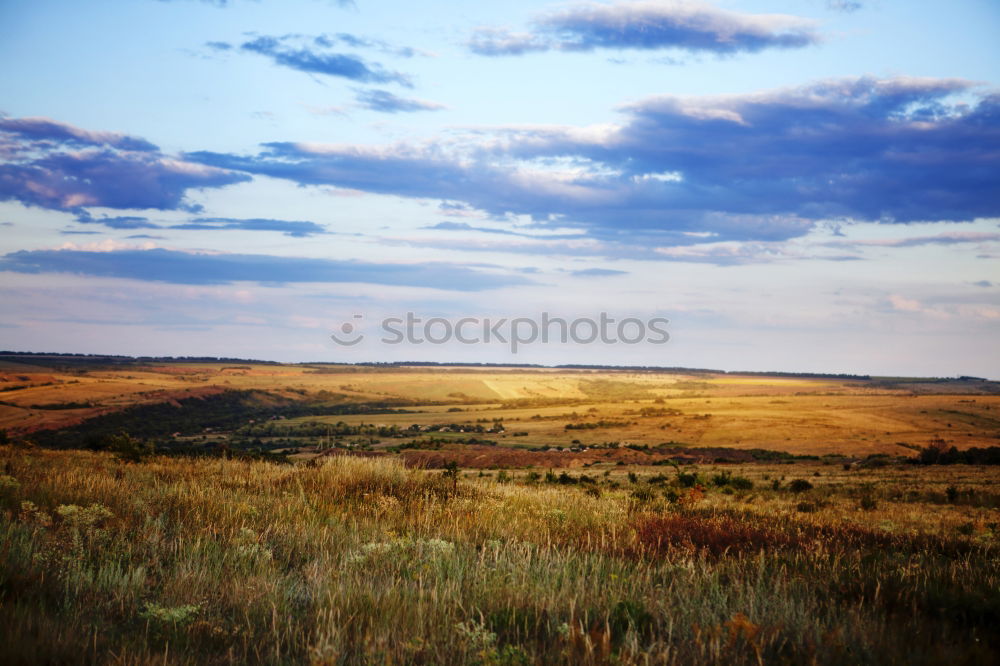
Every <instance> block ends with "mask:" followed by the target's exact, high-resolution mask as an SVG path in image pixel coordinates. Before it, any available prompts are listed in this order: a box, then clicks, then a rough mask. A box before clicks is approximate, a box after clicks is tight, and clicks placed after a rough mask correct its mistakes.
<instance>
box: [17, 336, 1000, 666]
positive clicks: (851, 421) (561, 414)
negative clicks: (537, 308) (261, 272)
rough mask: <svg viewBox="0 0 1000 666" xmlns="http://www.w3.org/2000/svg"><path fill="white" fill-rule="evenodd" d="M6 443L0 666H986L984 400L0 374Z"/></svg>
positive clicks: (590, 384) (716, 379) (335, 378)
mask: <svg viewBox="0 0 1000 666" xmlns="http://www.w3.org/2000/svg"><path fill="white" fill-rule="evenodd" d="M0 435H2V437H0V663H2V664H203V663H208V664H215V663H217V664H245V663H260V664H713V663H718V664H750V665H761V664H907V665H910V664H949V665H950V664H993V663H1000V639H998V638H997V632H996V627H997V626H998V622H1000V566H998V565H1000V475H998V474H997V472H996V470H997V469H1000V468H998V467H997V466H996V462H997V455H996V454H997V451H1000V449H996V448H995V447H996V445H997V444H998V443H1000V442H998V439H1000V387H998V385H997V384H996V383H995V382H988V381H985V380H976V379H974V378H958V379H952V380H940V379H900V378H858V377H831V376H825V377H807V376H801V377H800V376H773V375H732V374H726V373H713V372H696V371H689V372H685V371H676V372H675V371H647V372H636V371H615V370H601V369H558V370H555V369H540V368H426V367H423V368H421V367H398V366H388V367H352V366H333V365H320V364H300V365H281V364H263V363H253V362H246V363H244V362H208V361H205V362H200V361H199V362H191V361H186V362H181V361H170V360H149V359H147V360H129V359H120V358H105V359H93V358H86V357H83V358H77V357H59V356H53V357H45V356H37V355H36V356H13V357H10V356H8V357H3V358H0ZM928 451H930V453H932V454H933V455H932V456H931V457H930V458H928V459H925V460H923V461H922V462H923V463H925V464H916V462H917V461H918V456H922V455H924V454H925V453H927V452H928ZM976 452H978V453H976ZM962 456H966V457H964V458H963V457H962ZM970 461H973V462H975V461H979V462H984V463H991V464H989V465H987V464H983V465H979V464H976V465H971V464H956V463H967V462H970ZM930 463H934V464H930ZM942 463H948V464H942Z"/></svg>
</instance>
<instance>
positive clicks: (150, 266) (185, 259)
mask: <svg viewBox="0 0 1000 666" xmlns="http://www.w3.org/2000/svg"><path fill="white" fill-rule="evenodd" d="M0 270H5V271H13V272H17V273H73V274H77V275H90V276H96V277H111V278H126V279H132V280H145V281H151V282H168V283H173V284H200V285H211V284H229V283H233V282H255V283H261V284H269V283H270V284H288V283H340V282H343V283H349V282H361V283H369V284H381V285H404V286H411V287H427V288H433V289H445V290H450V291H481V290H484V289H494V288H499V287H506V286H511V285H523V284H529V283H530V282H531V281H530V280H528V279H526V278H523V277H520V276H517V275H509V274H504V273H490V272H485V271H479V270H472V269H470V268H466V267H464V266H460V265H455V264H443V263H442V264H435V263H428V262H424V263H418V264H402V263H372V262H362V261H341V260H335V259H317V258H309V257H283V256H271V255H262V254H200V253H194V252H182V251H177V250H167V249H162V248H152V249H131V248H121V247H119V246H116V245H108V244H104V245H102V246H100V247H98V248H94V249H88V250H81V249H60V250H22V251H19V252H11V253H9V254H7V255H4V256H3V257H0Z"/></svg>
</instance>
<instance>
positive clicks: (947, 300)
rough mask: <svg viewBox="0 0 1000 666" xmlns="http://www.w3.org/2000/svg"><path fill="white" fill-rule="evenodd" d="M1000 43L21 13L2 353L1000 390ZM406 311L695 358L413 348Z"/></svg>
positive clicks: (629, 16) (510, 6) (635, 21)
mask: <svg viewBox="0 0 1000 666" xmlns="http://www.w3.org/2000/svg"><path fill="white" fill-rule="evenodd" d="M997 35H1000V4H998V3H997V2H996V1H995V0H955V1H954V2H949V3H942V2H940V1H939V0H718V1H713V2H700V1H690V2H688V1H674V0H636V1H628V2H626V1H615V0H605V1H602V2H593V1H580V2H567V3H561V2H555V3H552V4H547V3H545V2H544V1H541V0H533V1H531V2H528V1H526V0H507V1H506V2H502V3H470V2H462V1H460V0H424V1H423V2H412V0H407V1H396V0H382V1H379V2H376V1H375V0H355V1H353V2H351V1H349V0H348V1H340V2H338V1H336V0H228V1H227V0H214V1H209V0H204V1H199V0H94V1H92V2H79V0H4V1H3V2H2V3H0V62H2V63H3V64H2V65H0V225H2V226H0V313H2V314H0V348H2V349H8V350H21V351H65V352H84V353H118V354H133V355H211V356H238V357H250V358H261V359H272V360H283V361H306V360H311V361H318V360H327V361H384V360H434V361H447V360H457V361H487V362H525V363H544V364H555V363H599V364H638V365H661V366H687V367H711V368H722V369H728V370H739V369H745V370H785V371H815V372H850V373H870V374H896V375H939V376H954V375H958V374H967V375H977V376H987V377H991V378H995V379H1000V344H998V341H1000V261H998V260H1000V40H998V39H997ZM407 312H413V313H415V316H417V317H421V318H422V319H424V320H426V319H427V318H430V317H441V318H445V319H447V320H448V321H450V322H455V321H457V320H458V319H460V318H463V317H473V318H476V319H477V321H480V320H482V319H484V318H490V319H491V320H492V321H496V320H498V319H501V318H508V319H510V318H518V317H523V318H537V317H540V316H541V313H543V312H548V313H549V314H550V316H554V317H562V318H566V319H567V320H568V321H572V320H573V319H575V318H584V317H591V318H597V317H598V316H599V314H600V313H602V312H605V313H607V315H608V316H610V317H614V318H616V319H618V320H620V319H622V318H625V317H635V318H638V319H640V320H641V321H647V320H649V319H650V318H653V317H662V318H666V319H669V321H670V323H669V326H668V329H669V334H670V341H669V342H668V343H666V344H653V343H646V342H640V343H637V344H601V343H595V344H566V345H561V344H555V343H554V342H550V343H549V344H541V343H538V344H533V345H525V346H522V347H521V348H520V349H518V352H517V354H512V353H511V350H510V348H509V346H505V345H503V344H494V343H495V342H496V341H495V340H494V341H491V343H481V344H459V343H457V342H455V343H452V344H442V345H431V344H426V343H425V344H398V345H388V344H384V343H382V342H381V341H380V339H379V338H380V333H381V331H380V322H381V321H382V320H383V319H384V318H385V317H393V316H405V313H407ZM345 322H347V323H350V324H351V327H353V330H352V333H353V334H355V335H358V334H363V335H364V336H365V337H364V339H363V340H362V342H361V343H360V344H356V345H354V346H350V347H347V346H341V345H338V344H337V343H335V342H334V341H333V340H332V339H331V337H330V335H331V332H334V333H335V332H338V331H342V330H343V329H342V328H341V327H342V325H343V324H344V323H345ZM584 337H585V336H584Z"/></svg>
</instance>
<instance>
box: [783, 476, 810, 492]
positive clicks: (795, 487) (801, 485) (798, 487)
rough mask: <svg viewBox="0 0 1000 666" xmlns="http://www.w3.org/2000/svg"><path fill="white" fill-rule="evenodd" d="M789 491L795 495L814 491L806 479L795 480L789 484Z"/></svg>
mask: <svg viewBox="0 0 1000 666" xmlns="http://www.w3.org/2000/svg"><path fill="white" fill-rule="evenodd" d="M788 489H789V490H791V491H792V492H793V493H804V492H806V491H807V490H812V489H813V484H811V483H809V482H808V481H806V480H805V479H794V480H793V481H792V482H791V483H789V484H788Z"/></svg>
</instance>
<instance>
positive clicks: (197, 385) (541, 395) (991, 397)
mask: <svg viewBox="0 0 1000 666" xmlns="http://www.w3.org/2000/svg"><path fill="white" fill-rule="evenodd" d="M31 360H32V359H30V358H27V357H19V358H18V359H17V360H16V361H11V360H7V361H0V390H2V392H0V403H2V404H0V429H7V430H9V431H12V432H30V431H32V430H35V429H44V428H57V427H65V426H68V425H73V424H76V423H79V422H80V421H81V420H84V419H86V418H89V417H92V416H94V415H99V414H104V413H109V412H114V411H117V410H121V409H124V408H126V407H129V406H132V405H137V404H150V403H157V402H164V401H171V400H177V399H182V398H185V397H189V396H207V395H214V394H218V393H220V392H223V391H226V390H244V391H246V390H258V391H266V392H269V393H271V394H274V395H276V396H282V397H284V398H287V399H289V400H293V401H302V402H307V401H319V402H323V401H334V402H336V403H337V404H344V403H356V404H359V405H364V404H369V403H373V402H380V403H387V404H390V403H391V404H394V405H397V406H402V407H405V409H406V410H407V411H408V412H410V413H406V414H380V415H378V416H374V417H373V416H370V415H366V414H357V415H344V416H341V415H333V416H322V415H321V416H310V417H303V418H302V419H300V421H315V422H336V421H344V422H347V423H352V424H358V423H373V422H374V423H379V424H387V425H397V426H399V427H407V426H409V425H412V424H421V425H424V424H432V423H440V422H455V423H463V422H471V421H476V420H478V419H487V420H493V419H500V420H502V421H503V422H504V424H505V425H506V428H507V431H508V435H507V436H504V437H502V438H500V440H499V443H500V444H508V445H514V444H517V445H521V446H524V445H528V444H530V445H532V446H540V445H548V446H567V445H569V444H570V442H571V441H572V440H574V439H576V440H579V442H580V443H581V444H583V445H589V444H600V443H604V442H610V441H617V442H621V443H631V444H638V445H648V446H656V445H658V444H662V443H665V442H677V443H680V444H683V445H685V446H692V447H720V446H721V447H730V448H737V449H754V448H761V449H770V450H775V451H786V452H789V453H794V454H810V455H825V454H837V455H846V456H866V455H870V454H889V455H910V454H911V453H912V451H913V450H914V449H919V448H923V447H926V446H928V444H930V443H931V442H934V441H939V442H944V443H946V444H947V445H948V446H955V447H957V448H958V449H966V448H970V447H988V446H993V445H997V444H1000V387H998V384H997V383H995V382H984V381H972V380H962V381H959V380H952V381H943V380H923V381H921V380H906V379H879V378H875V379H871V380H849V379H839V378H790V377H775V376H740V375H731V374H713V373H697V374H678V373H669V372H630V371H624V370H623V371H592V370H550V369H534V368H531V369H508V368H483V369H470V368H447V367H433V368H420V367H370V366H368V367H359V366H336V365H318V364H308V365H278V364H252V363H251V364H247V363H179V362H178V363H159V362H158V363H148V364H146V363H138V362H137V363H129V364H127V365H122V366H120V367H116V366H114V365H100V364H93V363H89V364H83V363H81V364H77V365H75V366H73V365H69V366H67V365H65V364H62V365H61V364H60V363H59V362H58V361H55V362H50V363H49V365H48V366H43V365H35V364H32V363H29V362H27V361H31ZM39 360H42V359H39ZM46 407H48V408H46ZM52 407H55V408H52ZM449 409H451V410H455V409H461V410H462V411H461V412H457V411H452V412H449V411H448V410H449ZM644 409H645V411H646V413H645V414H643V413H642V412H643V410H644ZM588 421H590V422H600V421H603V422H605V424H610V425H605V426H602V427H600V428H596V429H590V430H580V431H572V432H570V431H567V430H566V429H565V426H566V424H567V423H582V422H588ZM616 422H617V425H614V424H615V423H616ZM512 431H519V432H522V433H527V434H526V435H522V436H521V437H519V438H518V439H514V438H512V437H511V436H509V433H510V432H512Z"/></svg>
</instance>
